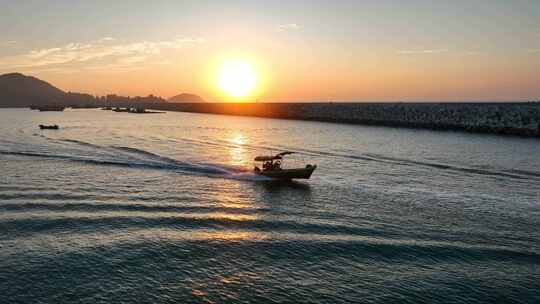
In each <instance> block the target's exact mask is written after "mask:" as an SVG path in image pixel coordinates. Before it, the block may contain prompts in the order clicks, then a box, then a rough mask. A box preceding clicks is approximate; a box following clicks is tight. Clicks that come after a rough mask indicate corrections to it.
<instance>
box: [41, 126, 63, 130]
mask: <svg viewBox="0 0 540 304" xmlns="http://www.w3.org/2000/svg"><path fill="white" fill-rule="evenodd" d="M39 128H40V129H41V130H58V129H60V127H58V125H50V126H47V125H39Z"/></svg>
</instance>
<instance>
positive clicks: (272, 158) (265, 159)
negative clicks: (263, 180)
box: [255, 155, 282, 162]
mask: <svg viewBox="0 0 540 304" xmlns="http://www.w3.org/2000/svg"><path fill="white" fill-rule="evenodd" d="M277 159H282V157H281V156H279V155H276V156H257V157H255V161H258V162H265V161H273V160H277Z"/></svg>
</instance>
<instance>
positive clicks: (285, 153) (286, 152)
mask: <svg viewBox="0 0 540 304" xmlns="http://www.w3.org/2000/svg"><path fill="white" fill-rule="evenodd" d="M295 153H296V152H291V151H285V152H281V153H279V154H278V155H276V156H285V155H291V154H295Z"/></svg>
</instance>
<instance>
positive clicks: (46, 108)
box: [30, 105, 66, 112]
mask: <svg viewBox="0 0 540 304" xmlns="http://www.w3.org/2000/svg"><path fill="white" fill-rule="evenodd" d="M30 108H31V109H34V110H39V111H40V112H47V111H55V112H62V111H64V110H65V109H66V107H64V106H59V105H47V106H32V107H30Z"/></svg>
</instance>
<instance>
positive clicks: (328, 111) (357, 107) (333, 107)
mask: <svg viewBox="0 0 540 304" xmlns="http://www.w3.org/2000/svg"><path fill="white" fill-rule="evenodd" d="M110 106H113V107H122V106H125V105H124V104H112V105H110ZM137 106H139V107H144V108H146V109H152V110H158V111H173V112H189V113H204V114H219V115H233V116H250V117H262V118H277V119H291V120H305V121H319V122H330V123H345V124H357V125H370V126H386V127H402V128H403V127H404V128H421V129H431V130H452V131H464V132H474V133H486V134H500V135H517V136H526V137H540V102H486V103H480V102H475V103H465V102H460V103H441V102H437V103H421V102H415V103H406V102H399V103H138V104H137Z"/></svg>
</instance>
